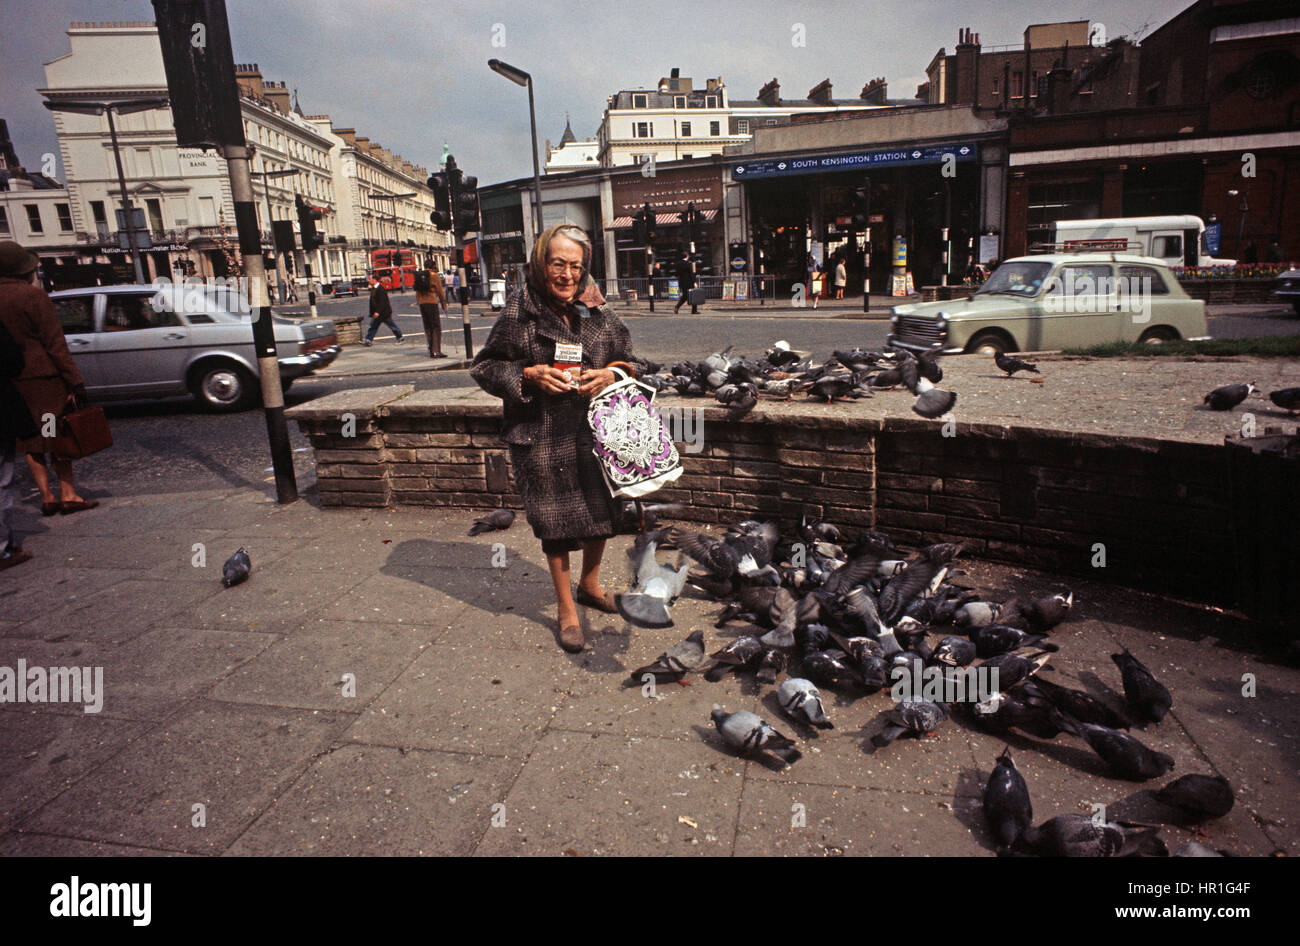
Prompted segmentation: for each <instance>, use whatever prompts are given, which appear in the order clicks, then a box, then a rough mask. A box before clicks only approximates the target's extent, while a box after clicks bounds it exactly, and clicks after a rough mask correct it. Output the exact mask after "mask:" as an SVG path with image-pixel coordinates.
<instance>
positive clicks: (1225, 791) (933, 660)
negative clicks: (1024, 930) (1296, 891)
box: [615, 506, 1233, 856]
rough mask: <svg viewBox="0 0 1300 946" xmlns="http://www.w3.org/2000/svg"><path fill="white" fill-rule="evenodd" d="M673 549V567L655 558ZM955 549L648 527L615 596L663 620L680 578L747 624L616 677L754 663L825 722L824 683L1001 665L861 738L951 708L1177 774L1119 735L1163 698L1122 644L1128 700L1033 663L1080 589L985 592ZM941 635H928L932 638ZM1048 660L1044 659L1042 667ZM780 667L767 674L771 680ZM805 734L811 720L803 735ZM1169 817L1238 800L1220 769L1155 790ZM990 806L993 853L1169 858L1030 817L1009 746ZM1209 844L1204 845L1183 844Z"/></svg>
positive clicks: (754, 734) (789, 752) (779, 745)
mask: <svg viewBox="0 0 1300 946" xmlns="http://www.w3.org/2000/svg"><path fill="white" fill-rule="evenodd" d="M678 512H680V507H675V506H648V507H645V514H646V516H647V520H648V521H649V523H650V524H651V525H652V526H657V525H658V524H659V523H658V520H659V519H661V518H667V517H671V516H673V515H674V514H676V513H678ZM672 548H675V549H678V550H679V551H680V553H681V554H679V555H678V560H677V562H676V563H675V564H673V565H666V564H662V563H660V562H659V560H658V558H657V552H659V551H661V550H663V549H672ZM960 552H961V547H960V546H959V545H953V544H948V543H938V544H935V545H930V546H928V547H925V548H923V549H921V550H919V551H918V552H916V553H915V554H913V555H911V556H910V557H903V556H902V554H901V553H900V552H899V551H898V550H897V549H896V548H895V546H894V543H893V542H892V541H891V540H890V538H889V537H888V536H887V535H885V534H883V533H880V532H875V531H862V532H859V533H857V534H850V533H849V532H848V531H847V530H844V529H841V528H839V527H837V526H836V525H834V524H832V523H829V522H808V521H804V522H802V523H801V524H800V527H799V530H798V535H797V536H796V537H795V538H794V540H790V539H787V538H785V537H782V536H781V535H780V533H779V531H778V529H777V527H776V526H775V525H774V524H772V523H770V522H759V521H754V520H747V521H744V522H739V523H736V524H734V525H731V526H729V527H727V529H726V532H725V534H724V535H723V536H722V537H721V538H719V537H715V536H711V535H707V534H702V533H694V532H688V531H684V530H682V529H679V528H650V529H649V530H648V531H645V532H643V533H641V534H639V535H637V537H636V539H635V541H634V543H633V545H632V548H631V549H630V551H629V556H630V557H631V559H632V566H633V572H634V575H635V579H634V582H633V585H632V588H631V590H630V591H629V592H627V593H625V594H620V595H616V596H615V603H616V604H617V606H618V608H619V611H620V613H621V614H622V616H623V617H624V618H625V619H626V620H627V621H628V622H629V623H631V624H634V625H638V626H645V627H668V626H671V625H672V623H673V622H672V616H671V609H672V606H673V602H674V601H675V600H676V599H677V598H678V597H679V596H680V595H681V594H682V593H683V591H684V590H685V588H686V586H687V585H688V584H690V585H691V586H692V587H694V588H697V589H700V590H702V591H703V592H705V593H706V594H707V595H708V596H710V597H712V598H714V599H715V600H717V601H719V602H720V603H721V604H722V610H721V612H720V613H719V615H718V618H717V624H716V626H717V627H719V628H721V627H723V626H725V625H726V624H728V623H729V622H731V621H735V620H743V621H746V622H748V623H749V624H750V627H748V628H747V629H746V631H745V632H744V633H742V634H741V635H740V636H738V637H736V638H735V639H734V640H731V641H730V642H728V643H727V644H725V646H723V647H721V648H719V649H717V650H716V651H714V652H713V653H712V654H709V655H708V656H706V653H707V650H708V648H707V647H706V644H705V636H704V632H703V631H702V630H695V631H694V632H693V633H691V635H690V636H689V637H687V638H686V639H685V640H683V641H681V642H679V643H677V644H675V645H673V646H672V647H670V648H668V650H666V651H665V652H664V653H662V654H660V655H659V656H658V657H657V658H656V659H655V660H654V661H652V662H651V663H649V664H647V665H645V666H643V667H638V668H636V669H635V670H633V671H632V672H631V674H630V675H629V677H628V679H627V681H626V683H625V685H626V686H629V687H630V686H636V685H644V684H645V683H647V682H648V681H649V680H650V679H653V680H654V681H655V682H656V683H657V684H666V683H673V682H676V683H681V684H683V685H686V684H687V683H688V678H690V677H693V676H695V675H699V676H702V677H703V679H705V680H707V681H712V682H716V681H718V680H720V679H722V678H723V677H724V676H725V675H727V674H729V673H753V674H755V677H756V679H757V681H758V682H759V683H761V684H767V685H769V686H771V685H775V686H776V696H777V701H778V703H779V705H780V706H781V708H782V710H783V711H784V712H785V713H786V714H787V715H788V716H789V717H790V719H791V720H793V721H794V722H796V723H797V724H800V725H802V726H807V727H812V728H813V729H830V728H833V727H834V722H833V720H832V719H831V718H830V714H829V713H828V711H827V703H826V700H825V699H824V697H823V695H822V688H825V689H827V690H831V691H835V692H836V693H838V694H840V695H842V696H845V697H849V698H857V697H861V696H865V695H868V694H872V693H877V692H879V691H881V690H886V691H888V690H889V689H890V688H891V685H892V684H893V683H894V682H896V681H897V680H898V679H900V677H901V676H904V675H908V676H910V677H911V678H912V679H917V678H919V676H920V674H921V673H922V672H923V671H925V670H930V671H931V672H932V673H934V672H937V673H938V674H940V675H941V676H953V675H956V674H958V673H961V672H964V668H972V667H978V668H986V669H988V668H997V671H998V673H997V680H998V688H997V690H996V691H995V692H993V693H991V694H987V695H986V694H980V695H979V698H978V699H977V700H976V699H972V698H967V699H961V700H957V701H954V702H952V703H951V704H949V703H945V702H943V701H942V700H931V699H924V698H921V696H920V695H917V694H909V695H908V696H907V698H905V699H904V700H902V701H899V702H897V703H896V705H894V706H893V707H892V708H891V709H889V710H888V711H886V712H884V713H883V714H882V716H881V719H880V723H881V724H882V726H881V728H880V729H879V731H878V732H876V733H875V734H874V735H873V736H871V738H870V739H869V740H867V743H865V744H864V746H863V749H864V751H866V752H875V751H879V750H881V749H885V748H886V747H888V746H890V745H891V744H892V743H893V742H894V741H895V740H897V739H899V738H900V737H924V736H929V735H932V734H933V733H934V732H935V731H936V730H938V729H939V728H940V727H941V726H943V725H944V724H945V723H946V722H947V721H948V720H949V719H950V718H951V717H952V715H953V714H954V713H959V714H962V715H963V716H964V717H965V718H967V719H968V720H969V721H970V723H971V724H972V725H974V726H976V727H978V728H979V729H982V730H984V731H987V732H991V733H1007V732H1010V731H1011V730H1016V731H1018V732H1019V733H1020V734H1022V735H1029V736H1033V737H1035V738H1037V739H1045V740H1050V739H1054V738H1056V737H1057V736H1058V735H1060V734H1061V733H1067V734H1070V735H1073V736H1077V737H1079V738H1080V739H1082V740H1083V741H1084V742H1086V743H1087V744H1088V746H1089V747H1090V748H1091V749H1092V751H1094V752H1095V753H1096V754H1097V755H1098V756H1099V757H1100V759H1101V760H1102V761H1103V762H1104V763H1105V765H1106V766H1107V768H1108V769H1109V771H1110V772H1111V773H1112V774H1113V775H1114V776H1116V777H1119V778H1122V779H1127V780H1131V781H1137V782H1144V781H1148V780H1150V779H1153V778H1157V777H1159V776H1162V775H1164V774H1165V773H1166V772H1168V771H1169V770H1170V769H1171V768H1173V765H1174V760H1173V759H1172V758H1170V757H1169V756H1168V755H1166V754H1164V753H1162V752H1158V751H1155V750H1153V749H1151V748H1149V747H1148V746H1146V745H1145V744H1144V743H1143V742H1142V741H1141V740H1139V739H1138V738H1137V737H1136V736H1134V735H1132V734H1130V733H1129V732H1128V730H1129V729H1130V728H1132V727H1133V726H1134V725H1135V724H1140V725H1147V724H1154V723H1159V722H1160V721H1161V720H1162V719H1163V718H1164V716H1165V714H1166V713H1168V711H1169V709H1170V706H1171V705H1172V698H1171V696H1170V693H1169V691H1168V689H1166V688H1165V687H1164V686H1163V685H1162V684H1161V683H1160V682H1159V681H1158V680H1157V679H1156V678H1155V677H1154V675H1153V674H1152V673H1151V672H1150V670H1148V669H1147V668H1146V667H1145V666H1143V665H1142V663H1141V662H1140V661H1138V660H1137V658H1135V657H1134V656H1133V655H1132V654H1130V653H1129V652H1128V651H1127V650H1125V651H1123V652H1122V653H1119V654H1115V655H1113V656H1112V660H1114V662H1115V664H1116V666H1117V667H1118V668H1119V672H1120V678H1121V681H1122V684H1123V691H1124V704H1125V705H1124V706H1123V708H1122V709H1121V708H1117V707H1115V706H1112V705H1110V704H1109V703H1107V702H1106V701H1104V700H1101V699H1099V698H1097V697H1096V696H1094V695H1092V694H1090V693H1087V692H1085V691H1082V690H1076V689H1072V688H1070V687H1067V686H1064V685H1062V684H1060V683H1055V682H1052V681H1050V680H1048V679H1046V678H1045V676H1043V675H1041V674H1040V671H1042V670H1043V669H1044V668H1045V667H1047V664H1048V660H1049V659H1050V658H1051V656H1052V654H1054V653H1056V652H1057V651H1058V650H1059V647H1058V645H1056V644H1054V643H1052V642H1051V640H1050V639H1049V638H1050V634H1051V631H1052V630H1053V629H1054V628H1055V627H1056V626H1057V625H1058V624H1060V623H1061V622H1062V621H1063V620H1065V619H1066V618H1067V617H1068V615H1069V613H1070V610H1071V608H1072V607H1073V604H1074V596H1073V594H1072V593H1046V594H1032V595H1026V596H1017V597H1013V598H1010V599H1008V600H1005V601H1001V602H994V601H988V600H981V598H980V596H979V595H978V594H977V592H975V591H974V590H973V589H971V588H969V587H966V586H964V585H962V584H960V583H958V581H957V580H956V579H957V578H958V577H959V576H960V575H962V574H964V573H962V572H960V571H956V570H954V568H953V561H954V559H956V558H957V556H958V555H959V554H960ZM935 637H937V639H933V638H935ZM1047 669H1052V668H1050V667H1049V668H1047ZM782 673H786V674H787V676H786V678H785V679H783V680H781V682H780V683H779V685H778V684H777V680H778V678H779V677H780V676H781V675H782ZM711 715H712V720H713V723H714V725H715V726H716V728H717V731H718V732H719V734H720V735H721V737H722V739H723V740H724V741H725V743H726V744H727V745H728V746H730V747H732V748H733V749H734V750H736V751H737V752H738V753H740V754H742V755H745V756H749V757H752V758H755V759H757V760H759V761H760V762H762V763H763V764H765V765H768V766H769V767H773V768H778V769H779V768H784V767H785V766H787V765H790V764H793V763H795V762H797V761H798V759H799V758H800V757H801V755H802V753H801V752H800V750H799V748H798V744H797V742H796V741H795V740H794V739H792V738H791V737H789V736H787V735H785V734H784V733H782V732H781V731H780V730H778V729H777V728H776V726H774V725H773V724H772V723H771V722H769V721H767V720H765V719H763V718H761V717H760V716H757V715H756V714H754V713H751V712H748V711H744V710H741V711H737V712H730V713H729V712H727V711H726V710H725V709H723V708H721V707H715V708H714V710H713V712H712V714H711ZM809 735H813V731H812V730H811V729H810V730H809ZM1153 797H1154V798H1155V799H1156V801H1157V802H1159V803H1160V806H1161V808H1160V809H1159V810H1162V811H1164V812H1166V814H1165V816H1164V818H1163V820H1165V821H1166V822H1168V823H1176V824H1196V823H1199V822H1201V821H1204V820H1206V819H1208V818H1214V817H1219V816H1222V815H1224V814H1226V813H1227V812H1228V810H1230V809H1231V808H1232V804H1233V793H1232V789H1231V787H1230V786H1229V785H1228V783H1227V781H1226V780H1225V779H1222V778H1220V777H1219V776H1211V775H1188V776H1184V777H1182V778H1180V779H1177V780H1175V781H1172V782H1170V783H1169V784H1168V785H1166V786H1165V787H1164V788H1163V789H1162V790H1161V791H1159V792H1156V793H1154V794H1153ZM984 810H985V812H986V815H987V818H988V822H989V825H990V827H991V829H992V831H993V833H994V835H995V836H996V838H997V841H998V844H999V853H1002V854H1039V855H1048V856H1061V855H1067V856H1103V855H1104V856H1115V855H1130V854H1146V855H1167V854H1168V850H1167V849H1166V848H1165V845H1164V843H1163V842H1162V841H1161V840H1160V838H1159V836H1158V833H1157V828H1156V827H1155V826H1153V825H1150V824H1135V823H1132V822H1122V823H1121V822H1108V821H1105V820H1102V819H1098V818H1094V817H1092V816H1086V815H1061V816H1058V817H1055V818H1052V819H1051V820H1049V821H1047V822H1046V823H1044V824H1042V825H1040V826H1038V827H1034V826H1033V824H1032V812H1033V808H1032V804H1031V802H1030V798H1029V791H1028V787H1027V785H1026V783H1025V780H1024V779H1023V777H1022V776H1021V775H1020V773H1019V772H1018V771H1016V768H1015V765H1014V763H1013V762H1012V760H1011V755H1010V751H1009V750H1008V751H1005V752H1003V753H1002V756H1001V757H1000V758H999V759H998V760H997V764H996V766H995V768H994V770H993V773H992V775H991V777H990V778H989V781H988V786H987V788H986V791H985V795H984ZM1179 853H1180V854H1187V855H1207V854H1209V855H1213V854H1214V853H1215V852H1213V851H1211V850H1210V849H1209V848H1206V847H1204V846H1203V845H1196V844H1193V845H1189V846H1187V847H1186V848H1185V849H1183V850H1181V851H1180V852H1179Z"/></svg>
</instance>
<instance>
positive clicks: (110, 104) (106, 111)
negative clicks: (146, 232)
mask: <svg viewBox="0 0 1300 946" xmlns="http://www.w3.org/2000/svg"><path fill="white" fill-rule="evenodd" d="M44 104H45V107H46V108H48V109H49V110H50V111H51V112H75V113H77V114H79V115H107V116H108V136H109V138H110V139H111V140H112V142H113V158H114V160H115V161H116V162H117V183H118V186H119V187H121V189H122V218H123V223H124V224H125V226H126V235H127V242H128V243H129V244H130V246H131V262H132V263H133V264H134V265H135V281H136V282H137V283H143V282H144V267H143V266H141V265H140V247H139V246H137V245H136V239H135V222H134V221H133V220H132V219H131V215H132V210H133V209H134V208H132V206H131V195H130V194H128V193H127V192H126V174H125V173H124V172H123V171H122V152H121V149H119V148H118V146H117V126H116V125H115V124H114V123H113V113H114V112H117V113H118V114H119V115H130V114H131V113H132V112H147V111H149V110H151V109H155V108H165V107H167V106H168V105H170V104H171V100H170V99H169V98H167V96H165V95H161V96H151V97H149V98H138V99H110V100H93V99H92V100H87V99H75V100H74V99H67V100H64V99H60V100H58V101H56V102H50V101H47V102H45V103H44Z"/></svg>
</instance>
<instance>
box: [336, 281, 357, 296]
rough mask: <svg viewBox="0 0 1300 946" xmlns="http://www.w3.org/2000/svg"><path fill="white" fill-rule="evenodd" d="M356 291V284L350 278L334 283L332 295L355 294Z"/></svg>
mask: <svg viewBox="0 0 1300 946" xmlns="http://www.w3.org/2000/svg"><path fill="white" fill-rule="evenodd" d="M357 292H358V289H357V285H356V283H354V282H352V281H351V280H343V281H341V282H336V283H334V288H333V295H335V296H355V295H356V294H357Z"/></svg>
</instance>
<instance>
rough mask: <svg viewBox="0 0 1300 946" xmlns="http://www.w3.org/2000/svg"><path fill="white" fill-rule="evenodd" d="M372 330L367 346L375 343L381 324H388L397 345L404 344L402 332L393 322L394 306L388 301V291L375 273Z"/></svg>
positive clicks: (371, 311)
mask: <svg viewBox="0 0 1300 946" xmlns="http://www.w3.org/2000/svg"><path fill="white" fill-rule="evenodd" d="M369 308H370V329H369V330H368V331H367V332H366V340H365V342H364V344H365V345H367V346H369V345H371V344H373V343H374V341H375V333H376V332H378V331H379V324H380V323H381V322H383V323H386V324H387V325H388V327H389V328H390V329H392V331H393V334H394V335H396V336H397V344H399V345H400V344H402V330H401V329H400V328H398V327H397V323H396V322H395V321H394V320H393V305H392V303H391V302H389V301H388V290H386V289H385V288H384V284H383V283H381V282H380V281H379V277H378V276H377V275H375V274H374V273H371V274H370V306H369Z"/></svg>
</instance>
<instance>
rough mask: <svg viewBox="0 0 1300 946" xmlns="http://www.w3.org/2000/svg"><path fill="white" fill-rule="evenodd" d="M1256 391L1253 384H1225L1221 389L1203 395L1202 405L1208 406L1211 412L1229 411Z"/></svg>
mask: <svg viewBox="0 0 1300 946" xmlns="http://www.w3.org/2000/svg"><path fill="white" fill-rule="evenodd" d="M1257 390H1259V389H1258V388H1256V387H1255V384H1254V382H1252V383H1250V384H1225V385H1224V386H1223V387H1221V388H1215V389H1214V390H1213V391H1211V392H1210V393H1209V394H1207V395H1205V400H1204V401H1202V403H1203V404H1208V405H1210V410H1212V411H1230V410H1232V409H1233V408H1234V407H1236V406H1237V405H1238V404H1240V403H1241V402H1242V401H1244V400H1246V398H1248V397H1250V395H1252V394H1254V393H1255V392H1256V391H1257Z"/></svg>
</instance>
